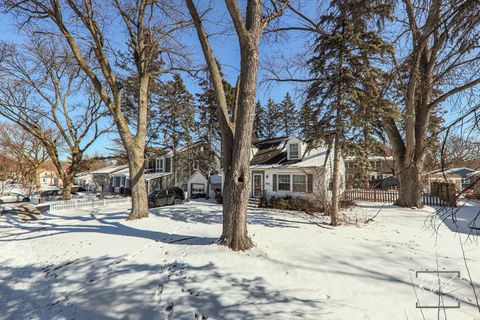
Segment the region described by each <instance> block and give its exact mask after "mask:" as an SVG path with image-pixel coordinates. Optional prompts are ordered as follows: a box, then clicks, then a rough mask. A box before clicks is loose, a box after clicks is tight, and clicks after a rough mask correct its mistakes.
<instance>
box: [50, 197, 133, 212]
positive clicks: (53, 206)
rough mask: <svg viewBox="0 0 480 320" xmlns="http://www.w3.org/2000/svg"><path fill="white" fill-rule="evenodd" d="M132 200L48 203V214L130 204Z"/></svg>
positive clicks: (82, 200)
mask: <svg viewBox="0 0 480 320" xmlns="http://www.w3.org/2000/svg"><path fill="white" fill-rule="evenodd" d="M130 203H132V198H130V197H125V198H114V199H74V200H68V201H58V202H54V203H50V212H58V211H62V210H68V209H80V208H98V207H106V206H109V205H112V204H130Z"/></svg>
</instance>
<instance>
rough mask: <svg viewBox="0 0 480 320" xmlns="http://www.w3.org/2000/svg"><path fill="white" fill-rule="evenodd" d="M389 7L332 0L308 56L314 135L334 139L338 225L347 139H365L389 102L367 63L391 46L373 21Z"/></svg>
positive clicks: (365, 0) (364, 0)
mask: <svg viewBox="0 0 480 320" xmlns="http://www.w3.org/2000/svg"><path fill="white" fill-rule="evenodd" d="M391 9H392V8H391V6H388V5H386V4H384V3H378V2H377V1H374V0H354V1H352V0H332V1H331V5H330V8H329V9H328V11H327V13H326V14H325V15H324V16H322V17H321V25H322V29H323V30H324V33H322V34H321V35H319V36H318V38H317V41H316V48H315V53H314V57H313V58H312V59H311V60H310V61H309V65H310V67H311V70H310V72H311V74H312V75H313V76H314V77H315V79H316V81H314V82H313V83H312V84H311V85H310V87H309V89H308V99H309V102H311V103H312V106H313V107H314V109H315V110H316V111H317V112H318V115H319V122H318V130H316V132H315V133H312V134H313V136H312V137H311V139H312V140H314V141H315V140H317V141H318V140H320V139H323V140H327V141H332V142H333V148H334V151H333V172H332V184H331V185H332V201H331V208H330V216H331V224H332V225H334V226H335V225H338V224H339V223H340V221H338V211H339V208H338V200H339V196H340V194H339V190H340V173H339V167H340V156H341V154H342V150H343V148H344V147H345V146H346V145H347V142H348V141H352V140H364V136H365V134H370V132H372V130H371V129H372V128H371V127H370V125H369V123H371V122H372V121H373V120H375V119H376V118H377V117H378V115H379V114H381V113H382V112H384V108H386V107H387V106H388V103H387V101H383V100H382V99H381V97H380V93H379V85H380V84H382V83H381V82H382V81H383V80H384V79H385V75H384V73H383V72H382V70H381V69H379V68H377V67H375V66H373V65H372V63H370V61H371V59H379V58H382V57H383V56H384V55H385V54H386V53H387V52H389V50H390V46H389V45H387V44H386V43H384V42H383V41H382V39H381V38H380V36H379V35H378V32H377V30H375V29H373V27H372V26H373V25H374V24H373V23H371V22H372V20H373V19H374V18H383V17H385V16H387V15H388V14H389V13H390V12H391Z"/></svg>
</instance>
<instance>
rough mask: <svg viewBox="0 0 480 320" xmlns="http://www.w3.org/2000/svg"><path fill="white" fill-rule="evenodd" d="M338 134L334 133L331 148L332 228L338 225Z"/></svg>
mask: <svg viewBox="0 0 480 320" xmlns="http://www.w3.org/2000/svg"><path fill="white" fill-rule="evenodd" d="M340 149H341V148H340V132H338V129H337V132H335V140H334V146H333V177H332V203H331V208H330V224H331V225H332V226H338V225H340V221H339V219H338V211H339V205H338V202H339V198H340V190H339V189H340V152H341V150H340Z"/></svg>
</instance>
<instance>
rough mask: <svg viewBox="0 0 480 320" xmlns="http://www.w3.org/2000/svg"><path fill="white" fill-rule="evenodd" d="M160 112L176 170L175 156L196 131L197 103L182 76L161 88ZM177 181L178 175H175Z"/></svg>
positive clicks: (175, 77) (165, 141) (176, 75)
mask: <svg viewBox="0 0 480 320" xmlns="http://www.w3.org/2000/svg"><path fill="white" fill-rule="evenodd" d="M156 104H157V106H158V112H159V113H160V114H161V116H162V123H161V129H160V130H161V134H162V138H163V145H164V146H165V147H167V148H170V149H171V150H172V152H173V156H174V158H173V161H174V162H173V170H172V171H173V172H175V156H176V151H177V149H178V148H179V147H180V146H182V145H189V144H190V143H191V142H192V139H193V135H194V133H195V132H196V125H195V103H194V99H193V95H192V94H191V93H190V92H188V90H187V88H186V87H185V84H184V83H183V80H182V77H181V76H180V75H179V74H175V75H174V76H173V80H170V81H167V82H166V83H165V85H164V86H163V87H162V88H161V94H159V96H158V101H156ZM174 182H175V183H176V177H175V176H174Z"/></svg>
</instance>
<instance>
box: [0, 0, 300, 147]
mask: <svg viewBox="0 0 480 320" xmlns="http://www.w3.org/2000/svg"><path fill="white" fill-rule="evenodd" d="M224 10H225V8H224V7H223V3H222V4H220V5H219V6H218V7H217V8H215V9H214V11H215V12H216V13H218V14H223V13H221V12H222V11H224ZM215 15H216V14H215ZM217 17H218V16H217ZM224 18H225V19H227V17H226V16H224ZM206 27H207V29H209V30H207V31H211V30H212V29H211V25H210V26H209V25H206ZM117 36H118V39H122V38H121V34H120V33H119V34H118V35H115V36H114V37H115V38H117ZM0 41H8V42H17V43H21V42H22V41H23V36H22V33H21V32H20V31H18V29H17V27H16V26H15V19H14V18H12V17H11V16H8V15H1V16H0ZM182 41H184V42H185V43H187V45H188V46H189V47H190V51H191V53H192V54H193V60H194V62H195V64H199V63H203V55H202V52H201V48H200V45H199V43H198V39H197V37H196V33H195V32H189V33H188V34H186V35H185V39H182ZM211 44H212V46H213V48H214V51H215V54H216V56H217V59H218V60H219V61H220V62H221V64H222V71H223V72H224V74H225V78H226V79H227V80H228V81H230V82H231V83H232V84H235V81H236V76H237V74H238V69H239V62H240V61H239V47H238V42H237V40H236V38H235V37H234V36H231V35H230V36H224V35H219V36H214V37H212V39H211ZM261 50H263V51H264V50H265V48H264V47H263V46H262V47H261ZM261 54H262V53H261ZM184 81H185V83H186V85H187V88H188V89H189V90H190V91H191V92H192V93H197V92H199V87H198V85H197V82H198V81H197V80H196V79H193V78H189V77H188V75H184ZM294 90H295V86H294V85H293V84H289V83H275V84H273V85H271V84H267V85H259V87H258V92H257V98H258V99H259V100H260V101H261V102H262V103H265V102H266V101H267V100H268V98H273V99H274V100H276V101H280V100H281V99H282V98H283V96H284V95H285V94H286V93H287V92H288V91H290V92H291V93H292V94H293V95H294V96H295V94H294V92H293V91H294ZM114 137H115V134H111V135H104V136H103V137H101V138H99V139H98V141H96V142H95V143H94V144H93V145H92V146H91V147H90V149H89V151H88V152H87V154H89V155H93V154H105V153H107V152H108V151H107V148H109V147H111V146H112V143H111V139H112V138H114Z"/></svg>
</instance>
